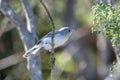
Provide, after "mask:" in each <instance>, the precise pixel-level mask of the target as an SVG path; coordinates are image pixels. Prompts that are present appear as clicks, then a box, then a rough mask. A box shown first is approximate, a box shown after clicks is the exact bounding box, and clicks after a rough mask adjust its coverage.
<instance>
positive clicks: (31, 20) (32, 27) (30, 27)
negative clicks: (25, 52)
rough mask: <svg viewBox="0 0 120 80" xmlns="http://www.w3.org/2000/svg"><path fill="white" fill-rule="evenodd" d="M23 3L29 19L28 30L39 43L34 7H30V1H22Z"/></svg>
mask: <svg viewBox="0 0 120 80" xmlns="http://www.w3.org/2000/svg"><path fill="white" fill-rule="evenodd" d="M21 3H22V5H23V9H24V11H25V15H26V19H27V29H28V31H29V32H30V33H31V34H32V35H33V37H34V38H35V39H36V41H37V39H38V38H37V35H36V29H35V28H36V26H35V20H34V14H33V11H32V7H31V6H30V3H29V1H28V0H21Z"/></svg>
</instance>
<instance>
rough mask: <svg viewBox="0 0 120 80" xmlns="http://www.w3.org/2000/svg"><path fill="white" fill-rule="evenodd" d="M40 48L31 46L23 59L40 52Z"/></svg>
mask: <svg viewBox="0 0 120 80" xmlns="http://www.w3.org/2000/svg"><path fill="white" fill-rule="evenodd" d="M40 48H41V46H38V45H35V46H33V47H32V48H31V49H29V50H28V51H27V52H26V53H25V54H24V55H23V57H24V58H26V57H28V56H29V55H30V54H36V53H37V52H38V51H39V50H40Z"/></svg>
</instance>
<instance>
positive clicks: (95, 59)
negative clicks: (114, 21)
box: [0, 0, 120, 80]
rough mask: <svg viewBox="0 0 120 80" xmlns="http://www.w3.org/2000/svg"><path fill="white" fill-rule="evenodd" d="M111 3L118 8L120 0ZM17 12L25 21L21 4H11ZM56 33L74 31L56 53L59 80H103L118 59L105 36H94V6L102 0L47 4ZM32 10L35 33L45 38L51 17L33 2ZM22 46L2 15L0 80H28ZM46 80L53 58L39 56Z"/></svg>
mask: <svg viewBox="0 0 120 80" xmlns="http://www.w3.org/2000/svg"><path fill="white" fill-rule="evenodd" d="M102 1H103V3H104V4H107V2H110V1H111V4H112V5H119V4H120V1H119V0H102ZM8 2H9V4H10V5H11V6H12V8H13V9H14V10H15V12H16V13H17V14H18V15H19V16H20V17H21V18H22V19H23V20H24V21H26V19H25V14H24V11H23V8H22V5H21V2H20V0H8ZM44 2H45V3H46V5H47V7H48V9H49V11H50V13H51V15H52V17H53V19H54V23H55V26H56V29H59V28H62V27H65V26H69V27H71V28H73V29H75V32H73V34H72V36H71V37H70V39H69V41H68V42H67V43H66V44H65V45H63V46H62V47H60V48H57V49H55V57H56V62H55V65H56V71H55V74H56V80H104V79H105V77H107V76H108V75H109V70H110V66H111V65H112V64H113V62H115V60H116V57H115V53H114V50H113V48H112V45H111V42H110V40H108V39H105V38H104V37H103V36H102V35H94V34H92V32H91V27H92V26H93V15H92V10H91V9H92V6H93V5H95V4H96V3H97V2H99V0H44ZM30 3H31V5H32V8H33V12H34V17H35V23H36V32H37V35H38V37H39V39H40V38H41V37H43V36H44V35H45V34H47V33H48V32H49V31H51V30H52V28H51V23H50V21H49V18H48V15H47V13H46V12H45V10H44V8H43V6H42V5H41V4H40V3H39V1H34V0H30ZM23 54H24V47H23V43H22V41H21V39H20V37H19V34H18V32H17V30H16V28H15V25H14V24H13V23H11V22H10V20H9V19H8V18H7V17H5V16H4V15H3V14H2V13H1V12H0V80H29V74H28V71H27V68H26V60H25V59H24V58H23V57H22V55H23ZM40 55H41V67H42V75H43V79H44V80H49V77H50V71H51V68H50V54H49V52H47V51H42V52H40Z"/></svg>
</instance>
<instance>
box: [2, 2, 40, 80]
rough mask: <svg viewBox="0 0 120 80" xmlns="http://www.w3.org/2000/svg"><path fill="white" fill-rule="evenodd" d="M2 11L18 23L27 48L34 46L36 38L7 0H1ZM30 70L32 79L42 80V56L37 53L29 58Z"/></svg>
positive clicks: (17, 26) (17, 25) (18, 28)
mask: <svg viewBox="0 0 120 80" xmlns="http://www.w3.org/2000/svg"><path fill="white" fill-rule="evenodd" d="M0 11H1V12H2V13H3V14H4V15H5V16H7V17H8V18H9V19H10V21H11V22H13V23H14V24H15V25H16V28H17V30H18V32H19V34H20V38H21V39H22V42H23V44H24V47H25V50H28V49H30V48H31V47H33V46H34V44H35V42H36V40H35V38H34V37H33V35H31V33H30V32H28V30H27V28H26V27H27V26H26V24H25V23H24V21H23V20H22V19H21V18H20V17H19V16H18V15H17V14H16V13H15V12H14V11H13V9H12V8H11V7H10V5H9V4H8V3H7V1H6V0H0ZM27 63H28V65H27V66H28V70H29V73H30V78H31V80H42V74H41V69H40V56H39V54H36V55H34V56H29V57H28V58H27ZM33 65H34V66H33Z"/></svg>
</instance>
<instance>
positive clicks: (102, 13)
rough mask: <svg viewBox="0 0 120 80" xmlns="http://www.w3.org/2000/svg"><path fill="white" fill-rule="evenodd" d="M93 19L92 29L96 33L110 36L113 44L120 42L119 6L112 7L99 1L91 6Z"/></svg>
mask: <svg viewBox="0 0 120 80" xmlns="http://www.w3.org/2000/svg"><path fill="white" fill-rule="evenodd" d="M92 11H93V15H94V19H93V21H94V22H93V24H94V25H95V26H94V27H93V28H92V31H93V32H95V33H96V34H98V33H100V32H101V33H103V35H104V36H105V37H107V38H110V39H111V41H112V44H113V46H115V45H117V44H120V41H119V40H120V31H119V30H120V6H118V7H115V8H113V7H112V6H111V5H104V4H103V3H99V4H97V5H95V6H93V8H92Z"/></svg>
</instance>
